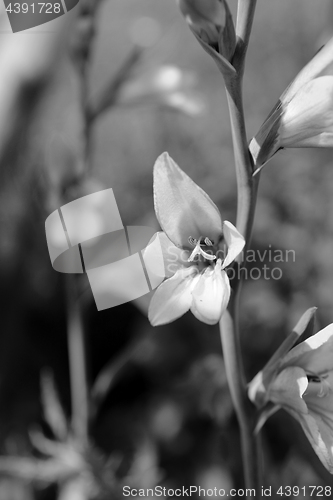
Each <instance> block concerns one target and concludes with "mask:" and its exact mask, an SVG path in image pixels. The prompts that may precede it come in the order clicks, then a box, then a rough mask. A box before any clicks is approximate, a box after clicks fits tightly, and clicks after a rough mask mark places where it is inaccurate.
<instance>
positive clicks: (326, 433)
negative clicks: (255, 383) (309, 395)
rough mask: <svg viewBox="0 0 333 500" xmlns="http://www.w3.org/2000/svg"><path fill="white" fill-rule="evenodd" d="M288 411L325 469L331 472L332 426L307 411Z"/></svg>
mask: <svg viewBox="0 0 333 500" xmlns="http://www.w3.org/2000/svg"><path fill="white" fill-rule="evenodd" d="M288 411H289V413H290V414H291V415H292V416H293V417H294V418H295V419H296V420H298V421H299V423H300V424H301V426H302V428H303V431H304V432H305V435H306V437H307V438H308V440H309V441H310V444H311V446H312V448H313V449H314V451H315V452H316V454H317V455H318V458H319V459H320V461H321V462H322V464H323V465H324V467H326V469H327V470H328V471H329V472H330V473H331V474H333V433H332V428H330V427H329V426H327V425H326V423H325V422H324V421H323V420H322V419H321V418H320V417H319V416H318V415H315V414H313V413H312V412H309V413H308V414H305V413H297V412H295V411H294V410H290V409H288Z"/></svg>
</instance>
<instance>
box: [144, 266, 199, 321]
mask: <svg viewBox="0 0 333 500" xmlns="http://www.w3.org/2000/svg"><path fill="white" fill-rule="evenodd" d="M197 274H198V269H197V267H196V266H192V267H189V268H187V269H180V270H179V271H177V272H176V273H175V275H174V276H172V278H169V279H167V280H165V281H164V282H163V283H162V284H161V285H160V286H159V287H158V289H157V290H156V292H155V294H154V296H153V298H152V300H151V302H150V305H149V311H148V319H149V321H150V323H151V324H152V325H153V326H158V325H165V324H166V323H171V321H174V320H175V319H178V318H180V317H181V316H183V314H185V313H186V312H187V311H188V310H189V309H190V307H191V304H192V292H191V291H192V287H193V280H194V278H195V277H196V276H197Z"/></svg>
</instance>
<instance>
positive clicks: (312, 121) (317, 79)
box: [249, 38, 333, 170]
mask: <svg viewBox="0 0 333 500" xmlns="http://www.w3.org/2000/svg"><path fill="white" fill-rule="evenodd" d="M249 147H250V151H251V153H252V156H253V159H254V163H255V166H256V167H257V170H259V169H260V168H261V167H262V166H264V164H265V163H267V161H269V160H270V158H271V157H272V156H273V155H274V154H275V153H276V152H277V151H278V150H279V149H281V148H310V147H316V148H318V147H333V38H332V39H331V40H330V41H329V42H328V43H327V44H326V45H325V46H324V47H323V48H322V49H321V50H320V51H319V52H318V53H317V54H316V55H315V57H314V58H313V59H312V60H311V61H310V62H309V63H308V64H307V65H306V66H305V67H304V68H303V69H302V71H301V72H300V73H299V74H298V75H297V76H296V78H295V80H294V81H293V82H292V83H291V85H290V86H289V87H288V88H287V89H286V90H285V92H284V93H283V94H282V96H281V97H280V99H279V101H278V103H277V105H276V106H275V107H274V108H273V110H272V112H271V113H270V115H269V116H268V118H267V119H266V121H265V122H264V123H263V125H262V126H261V128H260V130H259V132H258V134H257V135H256V136H255V137H254V138H253V139H252V141H251V143H250V146H249Z"/></svg>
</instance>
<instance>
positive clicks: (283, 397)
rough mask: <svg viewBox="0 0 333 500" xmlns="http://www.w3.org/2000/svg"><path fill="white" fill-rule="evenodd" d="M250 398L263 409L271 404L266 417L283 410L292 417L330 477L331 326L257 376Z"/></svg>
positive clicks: (332, 407)
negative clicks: (296, 421) (298, 424)
mask: <svg viewBox="0 0 333 500" xmlns="http://www.w3.org/2000/svg"><path fill="white" fill-rule="evenodd" d="M265 371H266V373H265ZM249 397H250V399H251V400H252V401H253V402H254V403H256V404H257V405H258V406H259V407H262V408H264V407H265V405H266V404H267V403H269V402H271V403H273V405H274V407H271V408H270V412H269V414H271V413H272V411H274V410H275V409H279V408H281V407H282V408H284V409H285V410H286V411H288V412H289V413H290V414H291V415H292V416H293V417H295V418H296V419H297V420H298V421H299V423H300V424H301V426H302V428H303V430H304V432H305V434H306V436H307V438H308V439H309V441H310V443H311V445H312V447H313V449H314V450H315V452H316V453H317V455H318V457H319V459H320V460H321V462H322V463H323V465H324V466H325V467H326V468H327V469H328V470H329V472H331V473H333V323H331V324H330V325H328V326H327V327H326V328H324V329H323V330H321V331H319V332H318V333H317V334H316V335H313V336H312V337H310V338H308V339H307V340H305V341H304V342H301V343H300V344H298V345H297V346H296V347H294V348H292V349H291V350H290V351H289V352H288V353H287V354H286V355H285V356H283V357H282V359H280V360H278V361H276V363H275V367H274V366H272V364H271V366H269V365H267V370H265V368H264V370H263V371H262V372H259V374H258V375H257V376H256V377H255V378H254V379H253V381H252V382H251V383H250V385H249Z"/></svg>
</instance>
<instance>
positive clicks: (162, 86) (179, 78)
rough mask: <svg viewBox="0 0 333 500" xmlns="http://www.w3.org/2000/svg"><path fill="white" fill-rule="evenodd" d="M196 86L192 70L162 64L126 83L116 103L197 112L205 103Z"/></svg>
mask: <svg viewBox="0 0 333 500" xmlns="http://www.w3.org/2000/svg"><path fill="white" fill-rule="evenodd" d="M195 85H196V77H195V75H194V74H193V73H191V72H190V71H183V70H181V69H180V68H178V67H177V66H172V65H165V66H161V67H159V68H157V69H153V70H151V71H148V72H147V73H145V74H142V75H140V76H138V77H137V78H133V79H131V80H128V81H127V82H125V83H124V84H123V86H122V87H121V90H120V92H119V96H118V100H117V102H118V104H120V105H122V106H135V105H142V104H144V105H146V104H148V105H149V104H157V105H163V106H167V107H170V108H173V109H175V110H178V111H182V112H183V113H185V114H188V115H197V114H200V113H202V112H203V110H204V108H205V103H204V101H203V98H202V96H201V95H200V94H199V92H197V91H196V90H195Z"/></svg>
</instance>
